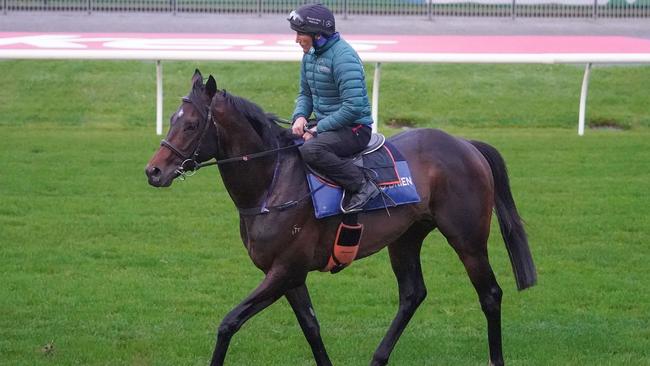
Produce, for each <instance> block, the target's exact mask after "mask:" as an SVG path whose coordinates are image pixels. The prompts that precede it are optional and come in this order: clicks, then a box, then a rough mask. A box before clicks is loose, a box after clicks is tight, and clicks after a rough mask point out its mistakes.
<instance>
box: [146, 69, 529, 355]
mask: <svg viewBox="0 0 650 366" xmlns="http://www.w3.org/2000/svg"><path fill="white" fill-rule="evenodd" d="M289 131H290V130H287V129H284V128H282V127H280V126H278V125H277V124H276V123H274V119H273V116H272V115H269V114H265V113H264V112H263V111H262V109H260V107H258V106H257V105H255V104H253V103H252V102H249V101H247V100H245V99H243V98H240V97H237V96H234V95H231V94H228V93H226V92H225V91H224V90H218V89H217V83H216V81H215V80H214V78H213V77H212V76H210V77H209V78H208V80H207V82H206V83H205V84H204V81H203V77H202V76H201V73H200V72H199V71H198V70H196V72H195V74H194V76H193V78H192V89H191V91H190V93H189V95H188V96H187V97H185V98H183V102H182V104H181V106H180V107H179V109H178V110H177V111H176V113H174V115H173V116H172V118H171V126H170V129H169V132H168V134H167V136H166V138H165V139H164V140H163V141H162V142H161V147H160V149H159V150H158V151H157V152H156V153H155V155H154V156H153V157H152V158H151V160H150V161H149V164H148V165H147V167H146V175H147V177H148V179H149V183H150V184H151V185H153V186H156V187H165V186H169V185H171V183H172V181H173V180H174V179H175V178H177V177H179V176H180V175H184V174H186V173H187V172H189V171H191V170H194V169H196V166H197V164H198V163H201V162H205V161H208V160H210V159H212V158H215V159H217V161H218V167H219V171H220V173H221V177H222V179H223V181H224V185H225V187H226V189H227V190H228V193H229V194H230V197H231V198H232V200H233V202H234V204H235V206H236V207H237V208H238V209H239V212H240V234H241V238H242V240H243V243H244V245H245V246H246V249H247V250H248V253H249V255H250V258H251V259H252V261H253V263H254V264H255V265H256V266H257V267H258V268H259V269H260V270H262V271H263V272H264V273H265V277H264V280H263V281H262V283H261V284H260V285H259V286H258V287H257V288H256V289H255V290H254V291H253V292H252V293H251V294H250V295H249V296H248V297H247V298H245V299H244V300H243V301H242V302H241V303H240V304H239V305H237V307H235V308H234V309H233V310H232V311H231V312H230V313H228V315H227V316H226V317H225V318H224V319H223V321H222V323H221V325H220V326H219V329H218V334H217V343H216V346H215V349H214V353H213V355H212V363H211V364H212V365H223V363H224V360H225V357H226V351H227V349H228V345H229V344H230V340H231V338H232V337H233V335H234V334H235V332H237V331H238V330H239V329H240V327H241V326H242V325H243V324H244V322H246V321H247V320H248V319H250V318H251V317H252V316H254V315H255V314H257V313H258V312H260V311H262V310H264V309H265V308H266V307H267V306H269V305H271V304H273V303H274V302H275V301H276V300H278V299H279V298H280V297H281V296H286V298H287V300H288V301H289V304H290V305H291V307H292V309H293V311H294V312H295V315H296V317H297V319H298V322H299V324H300V326H301V328H302V330H303V333H304V336H305V337H306V339H307V341H308V342H309V345H310V346H311V349H312V352H313V354H314V358H315V360H316V364H317V365H331V362H330V360H329V357H328V355H327V352H326V350H325V346H324V345H323V341H322V339H321V335H320V328H319V325H318V321H317V319H316V316H315V315H314V311H313V309H312V304H311V300H310V297H309V292H308V290H307V287H306V285H305V280H306V278H307V274H308V273H309V272H311V271H315V270H319V269H322V268H323V267H325V266H326V264H327V262H328V259H329V257H330V254H331V250H332V246H333V242H334V236H335V233H336V229H337V228H338V225H339V223H340V222H341V217H340V216H334V217H330V218H326V219H316V218H315V217H314V210H313V207H312V204H311V199H305V198H309V193H308V186H307V182H306V179H305V171H304V167H303V164H302V161H301V159H300V156H299V152H298V150H297V149H296V148H294V147H293V146H294V145H293V144H292V141H291V137H290V132H289ZM390 141H391V142H392V143H393V144H394V145H395V146H397V147H398V148H399V149H400V151H401V152H402V154H403V155H404V156H405V157H406V159H407V161H408V164H409V166H410V168H411V171H412V174H413V180H414V182H415V184H416V186H417V191H418V193H419V195H420V197H421V202H420V203H417V204H409V205H404V206H399V207H396V208H391V209H390V214H391V215H390V217H389V216H388V214H387V213H386V211H385V210H377V211H373V212H369V213H362V214H359V221H360V222H361V223H363V224H364V225H365V228H366V229H365V231H364V233H363V236H362V238H361V243H360V246H359V252H358V254H357V259H360V258H363V257H367V256H369V255H372V254H374V253H376V252H378V251H380V250H381V249H382V248H384V247H388V252H389V255H390V261H391V265H392V268H393V271H394V273H395V277H396V278H397V282H398V288H399V309H398V312H397V315H396V316H395V319H394V320H393V322H392V324H391V325H390V328H389V329H388V332H387V333H386V335H385V337H384V338H383V340H382V341H381V343H380V344H379V346H378V347H377V350H376V351H375V353H374V355H373V357H372V361H371V363H370V364H371V365H386V364H387V363H388V358H389V356H390V353H391V351H392V350H393V348H394V347H395V344H396V343H397V340H398V338H399V337H400V335H401V334H402V332H403V331H404V328H405V327H406V325H407V323H408V322H409V320H410V319H411V317H412V316H413V314H414V312H415V310H416V309H417V308H418V306H419V305H420V303H422V301H423V300H424V298H425V297H426V293H427V292H426V288H425V285H424V281H423V278H422V270H421V265H420V249H421V247H422V242H423V240H424V239H425V237H426V236H427V235H428V234H429V233H430V232H431V231H433V230H434V229H436V228H437V229H438V230H440V232H441V233H442V235H444V236H445V238H446V239H447V241H448V242H449V244H450V245H451V247H452V248H453V249H454V250H455V251H456V253H457V254H458V257H459V258H460V260H461V261H462V263H463V265H464V266H465V269H466V271H467V274H468V275H469V278H470V281H471V282H472V284H473V285H474V288H475V289H476V292H477V293H478V298H479V302H480V305H481V309H482V310H483V313H484V314H485V317H486V319H487V333H488V343H489V354H490V364H492V365H503V363H504V361H503V355H502V347H501V296H502V291H501V288H500V287H499V285H498V284H497V281H496V279H495V277H494V273H493V272H492V268H491V266H490V263H489V261H488V252H487V240H488V235H489V231H490V221H491V217H492V211H493V209H494V210H495V211H496V214H497V217H498V220H499V225H500V229H501V234H502V236H503V239H504V241H505V244H506V248H507V251H508V254H509V257H510V261H511V264H512V268H513V272H514V276H515V279H516V283H517V287H518V289H519V290H523V289H525V288H528V287H530V286H533V285H534V284H535V282H536V279H537V274H536V270H535V265H534V263H533V259H532V257H531V254H530V250H529V247H528V241H527V238H526V233H525V231H524V228H523V225H522V221H521V219H520V217H519V214H518V213H517V209H516V206H515V202H514V200H513V198H512V194H511V192H510V186H509V181H508V175H507V172H506V166H505V163H504V161H503V159H502V157H501V155H500V154H499V153H498V152H497V150H496V149H494V148H493V147H491V146H490V145H488V144H485V143H482V142H477V141H467V140H464V139H460V138H456V137H453V136H450V135H448V134H446V133H444V132H442V131H439V130H432V129H417V130H410V131H407V132H404V133H401V134H399V135H397V136H394V137H392V138H391V139H390Z"/></svg>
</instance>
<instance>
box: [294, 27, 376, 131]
mask: <svg viewBox="0 0 650 366" xmlns="http://www.w3.org/2000/svg"><path fill="white" fill-rule="evenodd" d="M312 112H314V114H315V115H316V120H317V121H318V128H317V130H318V132H324V131H331V130H336V129H339V128H341V127H343V126H352V125H356V124H363V125H370V124H372V117H371V115H370V103H368V92H367V90H366V79H365V75H364V71H363V64H362V63H361V60H360V59H359V55H357V53H356V51H355V50H354V49H353V48H352V46H350V44H348V43H347V42H346V41H345V40H343V39H341V38H340V37H339V36H338V34H335V35H334V36H333V37H332V38H331V39H330V40H329V41H328V42H327V43H326V44H325V45H324V46H322V47H320V48H317V49H312V52H310V53H306V54H305V55H304V56H303V58H302V66H301V68H300V93H299V94H298V99H297V100H296V109H295V111H294V113H293V120H294V121H295V120H296V118H298V117H301V116H302V117H305V118H307V119H308V118H309V117H310V116H311V114H312Z"/></svg>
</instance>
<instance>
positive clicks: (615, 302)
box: [0, 62, 650, 366]
mask: <svg viewBox="0 0 650 366" xmlns="http://www.w3.org/2000/svg"><path fill="white" fill-rule="evenodd" d="M197 65H198V67H199V68H201V70H202V71H203V72H204V73H205V74H207V73H209V72H212V73H214V74H215V75H216V76H217V79H218V83H219V86H220V87H222V88H226V89H228V90H229V91H230V92H233V93H235V94H239V95H242V96H245V97H248V98H249V99H251V100H254V101H256V102H258V103H259V104H260V105H262V106H263V107H264V108H265V109H266V110H268V111H274V112H276V113H278V114H279V115H281V116H287V115H288V114H289V113H290V112H291V109H292V100H293V96H294V94H295V85H296V83H297V81H296V78H295V73H296V71H297V70H296V68H297V65H296V64H284V63H272V64H258V63H247V64H241V65H237V64H234V63H199V64H194V63H168V64H165V115H166V116H169V114H170V113H171V112H172V111H174V110H175V108H176V107H177V106H178V102H179V97H181V96H183V95H184V94H185V93H186V92H187V91H188V88H189V79H190V78H191V74H192V72H193V69H194V67H196V66H197ZM0 71H1V72H0V80H1V82H0V85H2V88H0V100H2V101H3V102H2V103H0V141H1V142H0V159H1V161H2V165H1V166H2V169H1V170H0V263H1V264H0V279H1V280H0V360H1V361H0V364H3V365H4V364H6V365H30V366H31V365H205V364H207V363H208V361H209V357H210V354H211V352H212V347H213V345H214V339H215V331H216V328H217V326H218V324H219V322H220V320H221V319H222V318H223V316H224V315H225V314H226V313H227V312H228V311H229V310H230V309H231V308H232V307H234V306H235V305H236V304H237V303H238V302H239V301H240V300H241V299H243V298H244V297H245V296H246V295H247V294H248V292H249V291H250V290H252V289H253V288H254V287H255V286H256V285H257V283H258V282H259V281H260V280H261V278H262V276H261V273H260V272H259V271H258V270H256V269H255V267H254V266H253V265H252V264H251V263H250V260H249V259H248V256H247V253H246V250H245V249H244V248H243V246H242V244H241V241H240V239H239V237H238V223H237V220H236V211H235V209H234V207H233V205H232V203H231V202H230V200H229V198H228V195H227V193H226V192H225V190H224V189H223V186H222V183H221V181H220V179H219V176H218V174H217V171H216V169H207V170H205V171H201V173H200V174H198V175H197V176H195V177H193V178H190V179H189V180H188V181H186V182H176V183H175V184H174V185H173V186H172V187H171V188H170V189H164V190H162V189H153V188H151V187H149V186H148V185H147V183H146V179H145V176H144V172H143V168H144V165H145V164H146V162H147V160H148V159H149V158H150V156H151V155H152V153H153V152H154V151H155V150H156V149H157V147H158V141H159V139H160V137H158V136H155V134H154V133H153V131H154V128H153V122H154V106H155V100H154V95H155V94H154V93H155V81H154V65H153V64H151V63H139V62H121V63H118V62H115V63H111V62H2V63H0ZM367 71H368V75H372V72H371V68H369V70H367ZM407 71H408V73H407ZM412 74H415V76H410V75H412ZM581 74H582V70H581V69H580V68H574V67H570V66H534V65H531V66H515V67H506V66H476V65H471V66H470V65H467V66H455V65H432V66H424V65H408V66H407V65H391V64H388V65H385V67H384V68H383V69H382V100H381V103H382V104H381V115H382V121H381V122H382V129H383V131H384V132H386V133H388V134H392V133H394V132H395V130H393V129H387V128H386V127H385V126H386V124H385V122H386V121H388V120H389V119H391V118H392V119H402V120H410V121H413V123H415V124H417V125H422V126H438V127H442V128H444V129H445V130H447V131H449V132H452V133H454V134H458V135H462V136H465V137H468V138H474V139H480V140H484V141H487V142H489V143H491V144H493V145H494V146H495V147H497V148H498V149H499V150H500V151H501V153H502V154H503V155H504V157H505V159H506V161H507V163H508V166H509V171H510V177H511V184H512V189H513V193H514V196H515V199H516V200H517V203H518V205H519V209H520V212H521V214H522V216H523V217H524V219H525V220H526V222H527V230H528V233H529V238H530V243H531V248H532V251H533V255H534V258H535V260H536V264H537V267H538V271H539V284H538V286H536V287H534V288H532V289H531V290H528V291H525V292H522V293H517V292H516V290H515V284H514V279H513V275H512V273H511V270H510V264H509V262H508V259H507V253H506V252H505V249H504V246H503V243H502V241H501V238H500V235H499V234H498V228H497V226H496V225H494V223H493V231H492V233H493V235H492V237H491V239H490V250H491V261H492V264H493V266H494V269H495V272H496V275H497V278H498V279H499V281H500V283H501V285H502V287H503V289H504V292H505V296H504V303H503V328H504V331H503V333H504V352H505V356H506V360H507V361H509V363H510V364H514V365H647V364H650V347H648V345H649V344H650V317H649V316H648V309H649V308H650V295H649V293H648V291H647V284H648V283H650V271H649V269H650V265H648V263H650V248H649V247H648V245H647V243H648V242H650V220H648V217H650V202H649V201H650V199H649V198H648V192H650V171H649V170H648V167H647V162H648V161H650V143H649V142H648V141H650V129H649V128H648V127H649V121H650V113H648V112H647V110H645V109H644V106H645V104H647V93H645V91H644V88H643V87H644V86H646V85H648V81H650V80H648V79H650V68H647V67H625V68H597V69H596V70H594V72H593V75H592V84H591V94H590V106H589V115H590V117H591V118H593V117H596V116H598V117H599V118H605V119H611V120H615V121H617V122H618V123H620V124H622V125H625V126H629V127H630V128H629V129H628V130H625V131H612V130H588V131H587V132H586V135H585V136H583V137H578V136H577V134H576V126H575V125H576V118H577V116H576V114H577V98H578V92H579V84H580V80H581ZM391 100H395V101H402V103H403V104H398V103H394V102H391ZM423 268H424V275H425V280H426V283H427V285H428V289H429V297H428V298H427V300H426V301H425V302H424V304H423V305H422V307H421V308H420V309H419V311H418V313H417V314H416V315H415V317H414V319H413V321H412V322H411V324H410V325H409V327H408V328H407V330H406V331H405V333H404V335H403V336H402V338H401V340H400V342H399V343H398V345H397V348H396V350H395V352H394V354H393V357H392V359H391V361H392V363H391V364H394V365H484V364H485V363H486V358H487V340H486V335H485V321H484V319H483V315H482V313H481V311H480V307H479V305H478V302H477V301H476V295H475V293H474V291H473V289H472V288H471V286H470V284H469V281H468V279H467V276H466V274H465V273H464V270H463V268H462V266H461V264H460V262H459V261H458V259H457V258H456V257H455V254H454V253H453V251H452V250H451V249H450V248H449V247H448V245H447V244H446V243H445V242H444V240H443V239H442V238H441V236H440V235H439V234H437V233H434V234H433V235H431V237H430V238H429V239H427V242H426V245H425V248H424V250H423ZM309 284H310V288H311V292H312V300H313V302H314V306H315V309H316V312H317V315H318V316H319V319H320V321H321V327H322V333H323V337H324V340H325V344H326V346H327V347H328V351H329V352H330V355H331V357H332V361H333V363H334V364H335V365H365V364H368V362H369V360H370V358H371V355H372V353H373V351H374V349H375V347H376V346H377V344H378V343H379V341H380V340H381V337H382V336H383V334H384V332H385V331H386V329H387V327H388V325H389V323H390V321H391V320H392V316H393V315H394V312H395V310H396V306H397V290H396V286H395V281H394V279H393V276H392V274H391V271H390V266H389V264H388V258H387V255H386V252H385V251H382V252H380V253H379V254H377V255H375V256H373V257H370V258H367V259H364V260H362V261H360V262H358V263H355V264H354V265H353V266H352V267H351V268H349V269H346V270H345V271H343V272H342V273H340V274H338V275H336V276H332V275H329V274H322V273H315V274H312V275H311V276H310V277H309ZM52 341H53V344H54V350H53V351H52V352H50V353H45V352H43V351H42V348H43V346H45V345H46V344H47V343H50V342H52ZM227 361H228V364H230V365H286V364H294V365H312V364H313V361H312V358H311V352H310V351H309V347H308V345H307V343H306V341H305V340H304V339H303V337H302V334H301V332H300V329H299V327H298V325H297V322H296V320H295V318H294V316H293V314H292V313H291V310H290V308H289V306H288V304H287V303H286V301H285V300H281V301H279V302H278V303H277V304H274V305H273V306H271V307H270V308H269V309H267V310H266V311H264V312H263V313H261V314H260V315H258V316H257V317H255V318H253V319H252V320H251V321H249V322H248V323H247V324H246V325H245V326H244V327H243V328H242V330H241V331H240V332H239V333H238V334H237V335H236V336H235V337H234V339H233V343H232V346H231V349H230V352H229V354H228V358H227Z"/></svg>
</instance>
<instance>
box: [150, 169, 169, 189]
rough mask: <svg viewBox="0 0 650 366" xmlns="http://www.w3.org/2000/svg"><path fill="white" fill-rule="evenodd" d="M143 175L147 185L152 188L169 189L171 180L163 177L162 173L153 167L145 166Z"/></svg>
mask: <svg viewBox="0 0 650 366" xmlns="http://www.w3.org/2000/svg"><path fill="white" fill-rule="evenodd" d="M144 173H145V174H146V175H147V178H148V179H149V184H151V185H152V186H154V187H169V186H170V185H171V184H172V180H173V179H170V178H169V177H164V175H163V173H162V171H161V170H160V169H159V168H158V167H157V166H154V165H147V167H146V168H145V169H144Z"/></svg>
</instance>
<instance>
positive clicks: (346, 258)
mask: <svg viewBox="0 0 650 366" xmlns="http://www.w3.org/2000/svg"><path fill="white" fill-rule="evenodd" d="M355 221H356V220H355ZM362 233H363V224H358V223H357V224H352V225H350V224H345V223H343V222H341V224H340V225H339V228H338V230H337V231H336V238H335V239H334V248H333V249H332V255H331V256H330V259H329V262H328V263H327V266H326V267H325V268H323V269H322V270H321V271H323V272H328V271H331V272H332V273H337V272H339V271H340V270H342V269H343V268H345V267H347V266H349V265H350V263H352V261H354V259H355V258H356V257H357V252H358V251H359V242H360V241H361V234H362Z"/></svg>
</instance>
